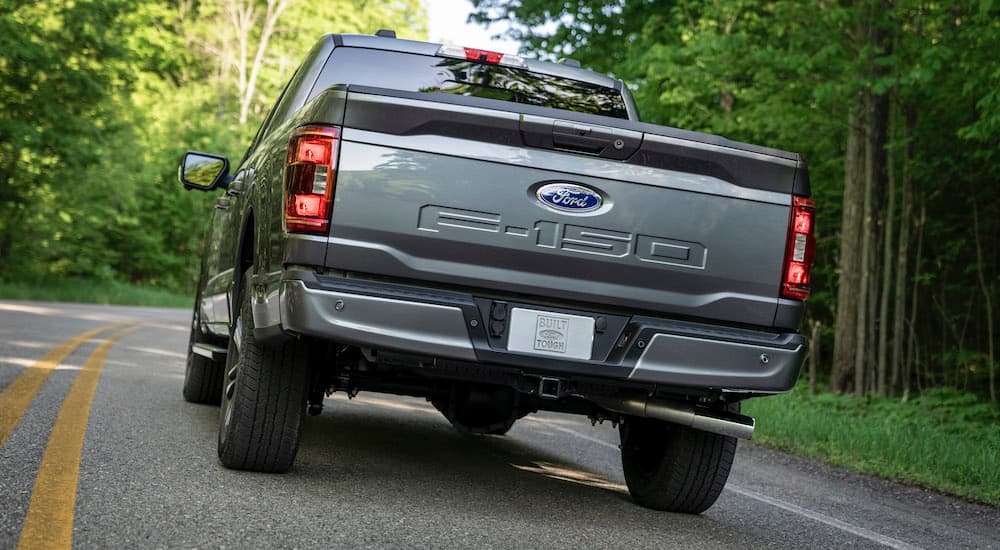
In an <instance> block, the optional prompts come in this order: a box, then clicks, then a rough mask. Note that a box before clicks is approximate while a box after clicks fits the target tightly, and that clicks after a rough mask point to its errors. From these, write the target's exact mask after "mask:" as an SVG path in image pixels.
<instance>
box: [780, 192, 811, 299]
mask: <svg viewBox="0 0 1000 550" xmlns="http://www.w3.org/2000/svg"><path fill="white" fill-rule="evenodd" d="M815 213H816V203H815V201H813V200H812V199H807V198H805V197H792V217H791V221H790V222H789V224H788V243H787V247H788V249H787V250H786V251H785V268H784V273H783V274H782V277H781V297H782V298H790V299H793V300H805V299H806V298H808V297H809V276H810V272H811V271H812V263H813V252H814V251H815V249H816V237H815V233H814V231H813V225H814V222H815Z"/></svg>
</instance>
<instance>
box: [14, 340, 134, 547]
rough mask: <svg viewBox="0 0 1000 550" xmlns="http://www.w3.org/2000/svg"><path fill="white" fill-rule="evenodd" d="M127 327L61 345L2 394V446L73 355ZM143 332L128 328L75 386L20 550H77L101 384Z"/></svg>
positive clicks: (93, 358)
mask: <svg viewBox="0 0 1000 550" xmlns="http://www.w3.org/2000/svg"><path fill="white" fill-rule="evenodd" d="M127 324H128V323H114V324H110V325H105V326H103V327H98V328H96V329H93V330H89V331H87V332H84V333H83V334H80V335H78V336H75V337H73V338H71V339H69V340H67V341H65V342H63V343H62V344H59V345H58V346H56V347H55V348H54V349H53V350H52V351H50V352H49V353H47V354H45V356H44V357H42V358H41V359H39V360H38V361H37V362H36V363H35V364H34V365H32V366H31V367H30V368H28V369H27V370H26V371H24V372H23V373H21V375H20V376H19V377H18V378H17V379H15V380H14V382H12V383H11V384H10V385H8V386H7V387H6V388H5V389H4V390H3V392H0V446H2V445H3V444H4V442H6V440H7V437H8V436H10V434H11V432H13V431H14V427H15V426H16V425H17V423H18V421H19V420H20V419H21V417H22V416H23V415H24V412H25V411H26V410H27V408H28V406H29V405H30V404H31V402H32V400H34V398H35V395H36V394H37V393H38V391H39V390H40V389H41V387H42V385H43V384H44V383H45V381H46V380H47V379H48V377H49V375H50V374H52V371H53V370H55V368H56V367H58V366H59V364H60V363H62V361H64V360H65V359H66V357H68V356H69V354H71V353H73V351H74V350H75V349H76V348H77V347H79V346H80V345H81V344H83V343H84V342H86V341H87V340H89V339H90V338H92V337H94V336H96V335H98V334H100V333H102V332H106V331H110V330H114V329H118V328H121V327H123V326H125V325H127ZM140 328H142V326H141V325H138V326H131V327H127V328H122V329H121V330H118V331H117V332H115V333H113V334H111V335H110V336H108V337H107V338H105V339H104V341H102V342H101V344H100V345H98V346H97V349H95V350H94V351H93V353H91V354H90V357H88V358H87V362H86V363H84V365H83V368H81V369H80V373H79V374H78V375H77V377H76V380H74V381H73V386H72V387H70V390H69V393H68V394H67V395H66V399H65V400H64V401H63V404H62V408H61V409H60V410H59V415H58V416H57V417H56V422H55V425H54V426H53V427H52V434H51V435H50V436H49V442H48V445H47V446H46V447H45V454H44V455H43V456H42V464H41V466H40V467H39V469H38V476H37V477H36V478H35V488H34V490H33V491H32V493H31V503H30V505H29V506H28V514H27V517H26V518H25V520H24V525H23V526H22V528H21V538H20V541H19V543H18V549H19V550H27V549H33V548H70V547H71V546H72V544H73V516H74V512H75V509H76V489H77V483H78V480H79V475H80V457H81V455H82V454H83V440H84V436H85V435H86V433H87V421H88V419H89V418H90V405H91V402H92V401H93V399H94V392H95V391H96V390H97V382H98V381H99V380H100V377H101V371H102V370H103V369H104V363H105V361H106V360H107V358H108V353H110V351H111V348H112V346H114V344H115V342H117V341H118V339H120V338H121V337H123V336H125V335H126V334H129V333H131V332H134V331H136V330H139V329H140Z"/></svg>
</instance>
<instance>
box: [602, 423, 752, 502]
mask: <svg viewBox="0 0 1000 550" xmlns="http://www.w3.org/2000/svg"><path fill="white" fill-rule="evenodd" d="M730 410H732V411H733V412H738V411H739V404H736V405H735V407H730ZM621 440H622V467H623V469H624V472H625V483H626V485H628V490H629V493H630V494H631V495H632V499H633V500H635V502H636V503H637V504H639V505H640V506H644V507H646V508H652V509H654V510H662V511H667V512H680V513H685V514H700V513H702V512H704V511H705V510H708V509H709V507H711V506H712V504H714V503H715V501H716V499H718V498H719V494H721V493H722V488H723V487H725V485H726V480H727V479H729V470H730V469H731V468H732V466H733V458H734V457H735V456H736V438H734V437H728V436H723V435H718V434H713V433H709V432H703V431H701V430H695V429H692V428H688V427H684V426H679V425H676V424H671V423H669V422H663V421H660V420H653V419H649V418H636V417H628V418H627V419H626V420H625V422H624V423H623V424H622V426H621Z"/></svg>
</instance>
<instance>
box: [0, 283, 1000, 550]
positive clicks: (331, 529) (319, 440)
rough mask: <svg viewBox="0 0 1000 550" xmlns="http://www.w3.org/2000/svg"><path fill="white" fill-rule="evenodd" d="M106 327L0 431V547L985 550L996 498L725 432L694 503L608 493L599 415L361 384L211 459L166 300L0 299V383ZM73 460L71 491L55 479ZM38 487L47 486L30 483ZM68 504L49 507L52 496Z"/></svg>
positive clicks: (996, 522)
mask: <svg viewBox="0 0 1000 550" xmlns="http://www.w3.org/2000/svg"><path fill="white" fill-rule="evenodd" d="M119 322H126V323H127V324H126V325H124V326H121V327H111V328H108V329H107V330H106V331H104V332H101V333H98V334H95V335H93V336H90V337H86V338H83V339H81V342H80V345H79V347H77V348H75V349H74V350H72V351H71V352H69V353H68V355H66V357H65V358H64V359H62V360H61V361H60V362H59V365H58V366H56V367H55V368H53V369H51V372H50V373H49V375H48V377H47V378H46V380H45V381H44V383H43V384H41V386H40V388H39V389H38V393H37V394H36V395H35V396H34V399H33V400H31V401H30V404H29V405H28V406H27V408H26V409H25V410H24V412H23V415H22V416H20V417H19V421H18V422H17V424H16V426H15V427H14V429H13V431H10V433H9V436H8V434H3V433H0V438H3V437H6V440H5V441H4V443H3V446H2V447H0V548H14V547H17V545H18V542H19V541H20V543H21V547H22V548H29V547H31V546H30V542H31V539H30V537H26V536H25V534H27V533H30V532H31V531H32V529H33V528H31V527H30V525H31V524H32V521H33V520H31V519H29V518H31V517H32V516H37V517H40V518H43V519H44V521H42V522H41V523H39V525H42V526H45V527H46V528H47V529H43V530H41V531H42V532H48V531H49V530H50V529H54V528H55V527H56V526H57V524H58V523H59V522H60V521H68V522H69V526H70V528H71V531H69V532H70V534H71V536H72V544H73V545H74V546H76V547H80V548H110V547H142V548H155V547H195V546H198V547H230V548H233V547H237V548H239V547H331V546H351V547H416V546H420V547H427V546H429V547H468V548H473V547H474V548H480V547H501V548H509V547H546V548H551V547H565V548H578V547H581V546H585V547H626V546H629V547H650V548H654V547H655V548H670V547H685V548H719V547H741V548H766V547H774V548H779V547H780V548H788V547H824V548H828V547H832V548H840V547H850V548H870V547H871V548H874V547H885V546H888V547H896V548H920V547H923V548H960V547H965V548H1000V511H998V510H996V509H992V508H987V507H982V506H976V505H971V504H968V503H964V502H962V501H958V500H955V499H951V498H947V497H942V496H939V495H936V494H933V493H930V492H927V491H923V490H920V489H914V488H910V487H905V486H901V485H898V484H894V483H889V482H885V481H881V480H876V479H873V478H869V477H865V476H859V475H855V474H851V473H848V472H845V471H843V470H839V469H836V468H831V467H828V466H825V465H821V464H817V463H814V462H811V461H805V460H801V459H797V458H795V457H791V456H788V455H785V454H782V453H776V452H773V451H769V450H766V449H761V448H759V447H754V446H753V445H743V444H741V448H740V450H739V452H738V454H737V462H736V466H735V468H734V471H733V474H732V477H731V478H730V484H729V486H728V487H727V490H726V491H725V492H724V493H723V495H722V497H721V498H720V499H719V501H718V503H717V504H716V505H715V506H714V507H713V508H711V509H710V510H709V511H708V512H706V513H705V514H703V515H701V516H695V517H692V516H683V515H675V514H664V513H657V512H652V511H648V510H644V509H642V508H639V507H637V506H635V505H633V504H632V503H631V501H630V500H629V498H628V495H627V493H626V492H625V489H624V481H623V479H622V476H621V473H620V468H621V463H620V459H619V457H618V450H617V443H618V442H617V434H616V432H615V431H614V430H613V429H612V428H611V427H610V425H607V424H605V425H603V426H601V425H598V426H596V427H591V426H590V424H589V422H587V421H586V420H585V419H579V418H575V417H571V416H565V415H557V414H544V415H538V416H534V417H529V418H528V419H525V420H524V421H522V422H520V423H519V424H518V425H516V426H515V427H514V428H513V429H512V430H511V432H510V434H509V435H508V436H506V437H492V436H485V437H484V436H481V437H476V436H463V435H460V434H457V433H455V432H454V431H453V430H452V429H451V427H450V426H449V425H448V423H447V422H446V421H445V420H444V419H443V418H442V417H441V416H440V415H439V414H438V413H437V412H436V411H435V410H434V409H433V408H432V407H431V406H430V405H429V404H427V403H426V402H424V401H422V400H419V399H410V398H399V397H393V396H383V395H376V394H362V395H361V396H359V397H358V398H356V399H354V400H352V401H348V400H347V399H346V397H344V396H343V395H340V394H338V395H337V396H336V397H334V398H332V399H328V400H327V403H326V410H325V411H324V413H323V415H322V416H319V417H316V418H308V419H307V421H306V424H305V431H304V435H303V440H302V445H301V448H300V451H299V458H298V462H297V466H296V467H295V468H294V469H293V471H292V472H290V473H288V474H284V475H265V474H248V473H244V472H234V471H229V470H225V469H223V468H222V467H221V466H219V465H218V463H217V461H216V458H215V431H216V423H217V417H218V409H216V408H213V407H208V406H199V405H191V404H188V403H185V402H184V401H183V400H182V399H181V392H180V388H181V381H182V378H183V372H184V346H185V344H186V342H187V330H188V328H187V327H188V322H189V316H188V314H187V312H185V311H179V310H167V309H148V308H125V307H101V306H82V305H66V304H47V303H28V302H0V392H4V391H5V389H6V388H12V387H16V386H12V383H14V381H15V380H17V379H20V378H21V377H22V376H23V375H24V373H25V372H26V371H29V370H31V368H32V367H33V366H37V363H38V361H39V359H41V358H43V357H44V356H46V354H48V353H50V352H51V350H53V349H55V348H57V346H59V345H60V344H62V343H64V342H66V341H67V340H70V339H71V338H73V337H74V336H77V335H80V334H82V333H84V332H86V331H89V330H93V329H96V328H99V327H103V326H105V325H109V324H112V323H119ZM125 327H131V328H135V327H139V328H138V329H136V330H135V331H133V332H129V333H125V334H120V336H119V339H118V340H117V341H115V342H112V343H108V344H104V349H105V350H106V351H107V356H106V358H105V360H104V361H102V370H101V371H100V372H99V379H97V380H98V382H97V384H96V388H94V393H93V396H92V401H91V402H90V403H89V405H90V406H89V416H88V417H87V418H86V433H85V439H84V440H83V446H82V449H80V450H77V451H76V457H79V458H78V462H76V463H74V462H73V459H74V456H73V453H72V452H65V451H63V452H54V451H52V452H50V451H49V450H47V449H53V448H55V447H58V446H59V445H60V444H57V443H53V442H50V441H49V439H50V435H51V434H53V433H57V432H58V431H59V430H60V428H59V427H56V428H55V429H54V426H55V425H57V424H58V423H59V422H57V416H60V410H61V409H62V410H64V411H70V410H74V407H76V408H79V405H80V403H79V402H78V401H73V399H72V398H70V399H67V397H68V396H70V395H71V391H75V390H71V388H73V387H74V386H81V385H83V384H82V383H79V384H78V383H77V382H78V381H79V380H81V378H80V376H81V373H84V376H85V377H86V376H92V374H91V375H87V374H86V373H87V372H90V371H88V370H87V369H88V365H89V366H90V367H94V365H95V361H96V360H95V359H94V357H95V356H97V355H99V354H98V353H95V352H96V351H97V350H98V347H99V346H101V345H102V344H101V342H103V341H105V340H106V339H107V338H108V337H110V336H112V335H114V334H116V333H117V331H119V330H121V329H122V328H125ZM88 358H89V359H90V361H88ZM81 369H83V370H81ZM0 395H4V394H3V393H0ZM22 400H23V399H22ZM12 402H13V401H12V400H8V399H5V401H4V402H2V403H0V420H2V417H3V415H4V414H7V413H6V411H7V410H8V409H10V408H11V405H10V404H9V403H12ZM72 403H76V405H72ZM78 414H79V411H77V412H76V413H74V416H73V417H72V418H79V416H78ZM63 417H65V418H70V417H69V413H66V414H64V415H63ZM72 418H70V420H67V421H66V422H71V420H72ZM60 422H61V421H60ZM78 423H79V422H78ZM2 426H3V424H2V422H0V427H2ZM71 427H72V426H71ZM72 431H73V430H71V429H68V432H72ZM79 431H80V432H81V433H82V431H83V428H82V427H81V428H80V430H79ZM64 433H65V432H64ZM67 439H70V438H67V437H65V436H63V437H60V438H59V441H60V442H63V441H65V440H67ZM70 451H72V449H70ZM49 456H52V457H54V458H52V460H49V462H50V463H51V465H49V466H45V467H43V466H42V464H43V462H45V461H46V460H48V457H49ZM43 457H44V458H43ZM76 466H78V467H79V469H78V476H76V477H75V482H76V483H75V484H74V485H75V486H76V490H75V492H74V491H72V490H71V489H65V487H64V486H65V483H66V476H67V475H69V474H72V473H73V472H74V471H75V468H76ZM46 469H48V470H49V471H50V473H49V474H46ZM51 472H55V474H56V475H55V477H53V474H52V473H51ZM69 477H70V478H73V477H74V476H72V475H70V476H69ZM47 479H48V480H51V479H60V480H61V481H60V483H62V484H63V485H62V486H60V485H58V484H57V485H50V484H49V482H48V481H44V480H47ZM36 480H37V481H36ZM71 480H72V479H71ZM40 484H44V485H46V486H49V487H55V489H52V490H49V491H48V492H49V493H50V494H51V495H55V496H56V497H58V498H55V499H54V500H53V499H52V498H49V499H47V500H46V499H44V498H42V497H39V495H40V494H44V493H45V490H44V488H43V487H42V486H41V485H40ZM60 487H62V488H60ZM67 498H69V499H70V500H72V501H73V502H72V505H71V507H70V509H71V510H72V512H70V513H69V514H68V516H69V517H68V518H66V517H63V518H62V519H60V513H59V512H58V506H56V505H53V504H52V503H53V502H56V503H60V502H61V503H63V505H64V504H65V502H66V499H67ZM46 502H47V503H48V504H46ZM63 515H66V514H63ZM26 525H27V526H28V527H25V526H26ZM64 542H65V541H64Z"/></svg>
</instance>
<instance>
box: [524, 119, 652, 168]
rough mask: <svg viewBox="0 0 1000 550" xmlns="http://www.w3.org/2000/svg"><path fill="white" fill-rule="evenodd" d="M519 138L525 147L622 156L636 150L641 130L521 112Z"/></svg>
mask: <svg viewBox="0 0 1000 550" xmlns="http://www.w3.org/2000/svg"><path fill="white" fill-rule="evenodd" d="M520 127H521V138H522V139H523V141H524V144H525V145H527V146H528V147H539V148H543V149H557V150H560V151H568V152H572V153H582V154H585V155H593V156H597V157H601V158H607V159H615V160H625V159H627V158H629V157H631V156H632V154H633V153H635V152H636V151H638V150H639V146H640V145H642V132H636V131H634V130H625V129H623V128H613V127H610V126H601V125H598V124H589V123H586V122H573V121H570V120H553V119H551V118H547V117H540V116H533V115H521V123H520Z"/></svg>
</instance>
